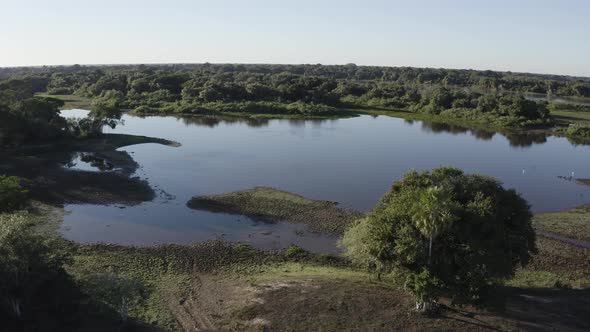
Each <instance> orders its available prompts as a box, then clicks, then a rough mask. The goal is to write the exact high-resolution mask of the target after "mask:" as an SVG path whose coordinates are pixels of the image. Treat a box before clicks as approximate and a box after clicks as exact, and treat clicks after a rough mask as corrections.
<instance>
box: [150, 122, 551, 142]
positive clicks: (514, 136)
mask: <svg viewBox="0 0 590 332" xmlns="http://www.w3.org/2000/svg"><path fill="white" fill-rule="evenodd" d="M150 117H152V116H150ZM370 117H372V118H378V117H380V116H379V115H371V116H370ZM381 117H383V116H381ZM139 118H145V117H139ZM178 119H179V120H180V121H182V123H184V124H185V125H186V126H197V127H207V128H215V127H218V126H221V125H223V126H227V125H246V126H248V127H250V128H264V127H268V126H269V124H270V122H271V121H276V122H283V123H288V124H289V126H290V127H291V128H292V129H296V128H305V127H306V126H308V125H310V126H311V127H312V128H316V129H321V128H322V125H323V124H326V123H329V122H330V123H337V122H338V121H339V119H268V118H252V117H228V116H184V117H178ZM403 121H404V123H406V124H408V125H415V124H419V125H420V128H421V129H422V131H423V132H426V133H433V134H441V133H449V134H453V135H459V134H469V135H471V136H473V137H474V138H476V139H478V140H483V141H489V140H491V139H492V138H493V137H494V136H495V135H496V134H499V135H502V136H504V137H505V138H506V139H507V140H508V142H509V144H510V146H512V147H520V148H523V147H530V146H532V145H533V144H543V143H545V142H547V137H548V136H549V135H548V134H546V133H542V132H525V133H499V132H496V131H490V130H486V129H481V128H477V129H473V128H468V127H464V126H461V125H456V124H448V123H443V122H435V121H423V120H420V121H416V120H410V119H405V120H403Z"/></svg>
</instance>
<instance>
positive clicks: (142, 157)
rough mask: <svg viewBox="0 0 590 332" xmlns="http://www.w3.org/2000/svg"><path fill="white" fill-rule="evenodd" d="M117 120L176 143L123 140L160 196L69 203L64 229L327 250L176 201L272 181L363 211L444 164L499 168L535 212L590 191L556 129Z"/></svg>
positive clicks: (123, 239) (577, 149)
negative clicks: (393, 187) (550, 133)
mask: <svg viewBox="0 0 590 332" xmlns="http://www.w3.org/2000/svg"><path fill="white" fill-rule="evenodd" d="M69 114H72V113H69ZM124 120H125V124H124V125H123V126H119V127H117V128H116V129H115V130H113V131H111V132H117V133H127V134H136V135H146V136H155V137H161V138H166V139H170V140H174V141H178V142H180V143H181V144H182V146H181V147H177V148H175V147H167V146H162V145H157V144H143V145H135V146H130V147H126V148H123V150H125V151H128V152H129V153H131V155H132V156H133V158H134V159H135V160H136V161H137V162H138V163H139V164H140V165H141V168H140V169H139V170H138V171H137V175H138V176H140V177H142V178H146V179H147V180H148V181H149V182H150V184H151V185H152V187H154V189H155V190H156V192H157V193H158V197H157V198H156V199H155V200H154V201H153V202H147V203H143V204H140V205H137V206H131V207H122V206H118V205H116V206H92V205H68V206H67V207H66V209H67V210H69V211H71V212H70V214H69V215H67V216H66V217H65V222H64V224H63V227H62V230H63V232H64V234H65V236H66V237H68V238H70V239H73V240H77V241H82V242H112V243H125V244H153V243H164V242H175V243H191V242H198V241H203V240H207V239H213V238H225V239H227V240H232V241H250V242H251V243H252V244H253V245H255V246H259V247H271V248H279V247H284V246H288V245H290V244H298V245H301V246H303V247H305V248H308V249H310V250H323V251H326V250H327V251H329V250H333V248H334V243H335V241H336V239H334V238H329V237H325V236H317V235H313V234H310V233H307V232H305V227H304V226H301V225H290V224H276V225H269V224H264V223H256V222H254V221H252V220H250V219H248V218H246V217H239V216H231V215H226V214H217V213H209V212H201V211H194V210H190V209H188V208H187V207H186V206H185V204H186V202H187V201H188V200H189V199H190V198H191V197H192V196H195V195H205V194H215V193H223V192H228V191H234V190H240V189H247V188H251V187H254V186H272V187H277V188H280V189H284V190H287V191H292V192H296V193H299V194H302V195H305V196H308V197H311V198H316V199H325V200H332V201H338V202H340V203H341V204H342V205H343V206H346V207H352V208H355V209H360V210H368V209H370V208H371V207H372V206H373V205H374V204H375V203H376V202H377V200H378V198H379V197H380V196H381V195H382V194H383V193H384V192H385V191H387V190H388V188H389V186H390V184H391V183H392V181H394V180H395V179H398V178H399V177H400V176H401V175H402V174H404V173H405V172H407V171H409V170H411V169H413V168H414V169H430V168H432V167H437V166H442V165H445V166H456V167H459V168H461V169H463V170H465V171H466V172H477V173H483V174H488V175H491V176H494V177H497V178H498V179H500V180H501V181H502V182H504V184H505V186H507V187H511V188H516V190H517V191H519V192H520V193H522V194H523V196H524V197H525V198H526V199H527V200H528V201H529V202H530V203H531V205H532V207H533V210H534V211H537V212H539V211H550V210H558V209H562V208H567V207H572V206H575V205H579V204H582V203H587V202H589V201H590V187H588V186H582V185H579V184H576V183H575V182H573V181H568V180H567V179H562V178H559V177H558V176H563V177H569V176H570V175H571V174H572V172H574V176H575V177H577V178H590V147H588V146H574V145H572V144H570V143H569V142H568V141H567V139H564V138H556V137H545V136H524V137H523V136H514V137H509V138H507V137H505V136H503V135H501V134H494V133H490V132H482V131H469V130H465V129H463V128H458V127H449V126H445V125H433V124H428V123H424V122H419V121H416V122H409V121H405V120H402V119H396V118H389V117H371V116H361V117H357V118H350V119H338V120H322V121H318V120H261V121H251V120H250V121H237V120H232V121H224V120H218V119H214V118H189V119H179V118H174V117H148V118H140V117H133V116H129V115H126V116H124ZM82 168H84V169H87V168H88V165H82ZM298 234H299V235H298ZM301 234H303V235H301Z"/></svg>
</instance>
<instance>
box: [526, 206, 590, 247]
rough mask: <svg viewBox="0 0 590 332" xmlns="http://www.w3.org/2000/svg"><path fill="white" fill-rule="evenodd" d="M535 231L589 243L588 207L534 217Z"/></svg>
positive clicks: (589, 214) (589, 221) (589, 208)
mask: <svg viewBox="0 0 590 332" xmlns="http://www.w3.org/2000/svg"><path fill="white" fill-rule="evenodd" d="M534 226H535V229H536V230H537V231H540V232H545V233H552V234H557V235H560V236H565V237H569V238H572V239H578V240H586V241H590V205H582V206H578V207H575V208H572V209H568V210H565V211H559V212H546V213H541V214H537V215H535V218H534Z"/></svg>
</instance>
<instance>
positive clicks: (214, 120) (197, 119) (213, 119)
mask: <svg viewBox="0 0 590 332" xmlns="http://www.w3.org/2000/svg"><path fill="white" fill-rule="evenodd" d="M181 119H182V122H183V123H184V124H185V125H187V126H201V127H209V128H214V127H217V126H218V125H220V124H222V123H223V124H242V123H243V124H246V125H247V126H248V127H255V128H259V127H265V126H268V122H269V120H268V119H259V118H235V117H220V116H191V117H181Z"/></svg>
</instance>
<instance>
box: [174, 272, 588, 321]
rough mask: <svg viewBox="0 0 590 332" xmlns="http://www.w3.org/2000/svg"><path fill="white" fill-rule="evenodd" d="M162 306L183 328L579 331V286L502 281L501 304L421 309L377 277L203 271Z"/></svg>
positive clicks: (582, 315)
mask: <svg viewBox="0 0 590 332" xmlns="http://www.w3.org/2000/svg"><path fill="white" fill-rule="evenodd" d="M196 280H197V282H196V283H195V285H194V289H193V295H192V296H191V298H189V299H181V300H179V301H176V302H174V303H173V302H170V303H169V307H170V309H171V311H172V313H173V314H174V316H175V317H176V318H177V320H178V321H179V322H180V324H181V326H182V328H183V329H184V330H185V331H226V330H229V331H398V330H410V331H426V330H428V331H513V330H536V331H555V330H559V331H586V330H588V329H590V317H588V315H586V314H587V310H588V309H587V308H589V307H590V297H589V295H590V293H589V291H587V290H584V291H580V290H547V289H511V288H506V289H503V290H502V292H503V293H505V298H504V300H505V303H504V304H505V306H504V307H503V308H501V309H495V310H492V309H490V310H483V309H476V308H473V307H462V308H458V309H457V308H455V307H451V306H445V305H444V304H443V306H442V307H441V310H440V313H439V315H437V316H435V317H428V316H425V315H422V314H420V313H417V312H416V311H414V310H413V308H414V300H413V299H412V297H411V296H410V295H408V294H407V293H406V292H404V291H402V290H396V289H393V288H391V287H388V286H387V285H384V284H380V283H371V282H367V281H366V280H362V279H358V280H355V279H354V278H353V279H350V278H331V277H329V276H326V275H313V274H306V275H300V274H298V273H293V274H292V275H289V274H288V273H287V274H285V275H282V276H281V278H272V279H267V280H260V281H255V282H250V281H247V280H244V279H240V278H237V279H228V278H223V277H220V276H214V275H204V276H201V277H199V278H197V279H196Z"/></svg>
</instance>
